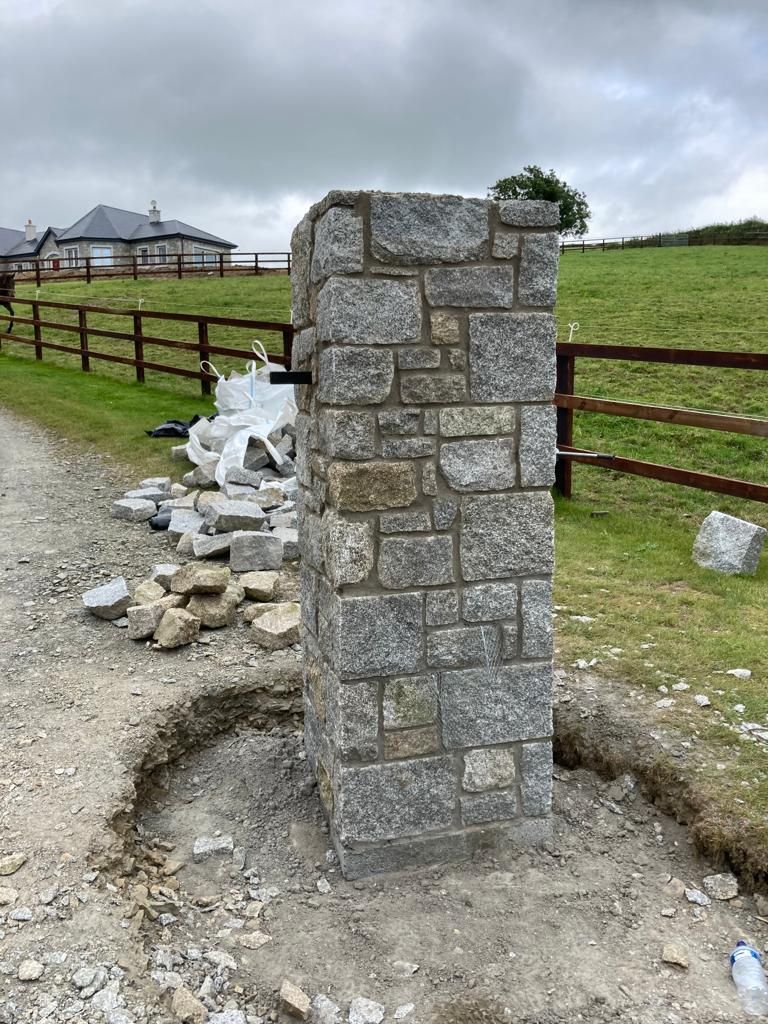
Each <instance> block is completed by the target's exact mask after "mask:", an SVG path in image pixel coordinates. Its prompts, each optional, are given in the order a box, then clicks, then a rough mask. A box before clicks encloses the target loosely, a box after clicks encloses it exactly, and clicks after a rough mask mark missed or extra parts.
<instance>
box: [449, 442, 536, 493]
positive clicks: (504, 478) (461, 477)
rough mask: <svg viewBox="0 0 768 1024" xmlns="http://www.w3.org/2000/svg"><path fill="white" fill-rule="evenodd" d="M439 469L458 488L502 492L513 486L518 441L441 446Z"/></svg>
mask: <svg viewBox="0 0 768 1024" xmlns="http://www.w3.org/2000/svg"><path fill="white" fill-rule="evenodd" d="M440 471H441V472H442V474H443V476H444V477H445V480H446V482H447V483H448V484H449V485H450V486H451V487H452V488H453V489H454V490H456V491H502V490H505V489H506V488H508V487H514V485H515V479H516V477H517V470H516V468H515V442H514V441H513V440H512V439H511V438H497V439H496V440H493V441H491V440H487V441H454V442H451V443H449V444H444V445H441V446H440Z"/></svg>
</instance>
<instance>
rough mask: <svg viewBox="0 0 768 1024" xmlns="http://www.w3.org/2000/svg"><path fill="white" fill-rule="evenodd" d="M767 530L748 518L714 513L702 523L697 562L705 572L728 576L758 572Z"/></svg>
mask: <svg viewBox="0 0 768 1024" xmlns="http://www.w3.org/2000/svg"><path fill="white" fill-rule="evenodd" d="M766 532H768V531H766V530H764V529H763V527H762V526H757V525H755V523H750V522H748V521H747V520H746V519H737V518H736V517H735V516H729V515H726V514H725V513H724V512H710V513H709V515H708V516H707V518H706V519H705V520H704V522H703V523H702V524H701V529H700V530H699V533H698V536H697V537H696V542H695V543H694V545H693V560H694V562H695V563H696V564H697V565H700V566H701V567H702V568H703V569H715V570H717V572H723V573H726V574H728V575H732V576H733V575H736V574H737V573H744V574H746V575H749V576H753V575H754V574H755V573H756V572H757V565H758V562H759V561H760V553H761V551H762V550H763V544H764V543H765V537H766Z"/></svg>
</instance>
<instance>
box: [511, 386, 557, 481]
mask: <svg viewBox="0 0 768 1024" xmlns="http://www.w3.org/2000/svg"><path fill="white" fill-rule="evenodd" d="M556 453H557V410H556V409H555V407H554V406H552V405H527V406H525V407H524V408H523V409H522V410H521V413H520V483H521V484H522V486H523V487H551V486H552V484H553V483H554V482H555V457H556Z"/></svg>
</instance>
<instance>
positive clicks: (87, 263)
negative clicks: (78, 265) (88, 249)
mask: <svg viewBox="0 0 768 1024" xmlns="http://www.w3.org/2000/svg"><path fill="white" fill-rule="evenodd" d="M85 283H86V284H90V283H91V257H90V256H86V257H85Z"/></svg>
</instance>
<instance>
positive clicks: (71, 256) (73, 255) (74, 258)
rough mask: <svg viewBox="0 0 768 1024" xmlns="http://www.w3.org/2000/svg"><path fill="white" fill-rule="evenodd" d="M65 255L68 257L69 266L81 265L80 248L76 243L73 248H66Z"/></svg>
mask: <svg viewBox="0 0 768 1024" xmlns="http://www.w3.org/2000/svg"><path fill="white" fill-rule="evenodd" d="M64 255H65V257H66V261H67V266H68V267H79V266H80V250H79V249H78V247H77V246H76V245H75V246H73V247H72V248H71V249H65V250H64Z"/></svg>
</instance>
